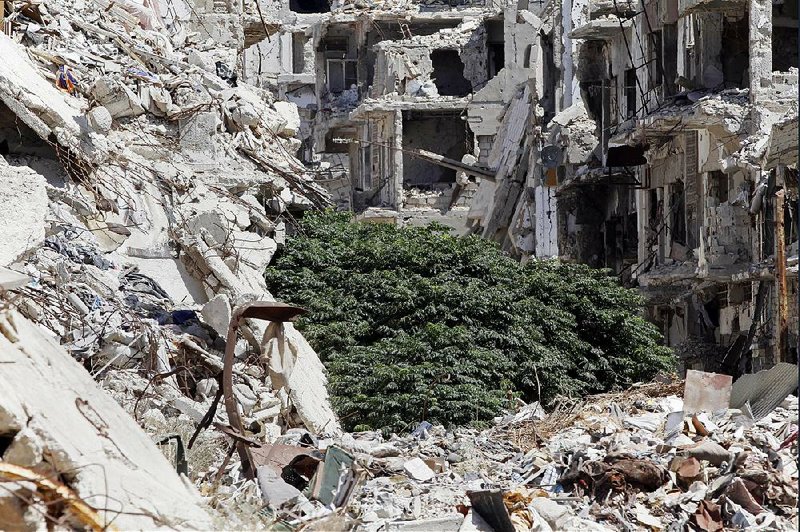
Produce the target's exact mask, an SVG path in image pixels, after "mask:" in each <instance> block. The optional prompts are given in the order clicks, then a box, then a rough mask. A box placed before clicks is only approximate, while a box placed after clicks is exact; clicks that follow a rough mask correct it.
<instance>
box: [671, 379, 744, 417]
mask: <svg viewBox="0 0 800 532" xmlns="http://www.w3.org/2000/svg"><path fill="white" fill-rule="evenodd" d="M732 381H733V379H732V377H731V376H730V375H722V374H719V373H707V372H705V371H697V370H692V369H690V370H689V371H687V372H686V384H685V387H684V392H683V411H684V412H685V413H687V414H694V413H696V412H717V411H719V410H727V408H728V404H729V403H730V398H731V383H732Z"/></svg>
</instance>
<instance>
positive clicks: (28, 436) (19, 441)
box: [3, 427, 42, 467]
mask: <svg viewBox="0 0 800 532" xmlns="http://www.w3.org/2000/svg"><path fill="white" fill-rule="evenodd" d="M3 461H5V462H8V463H10V464H14V465H18V466H24V467H33V466H35V465H36V464H38V463H39V462H41V461H42V441H41V439H40V438H39V437H38V436H37V435H36V433H35V432H34V431H33V430H31V429H30V428H28V427H26V428H24V429H22V430H21V431H19V432H17V434H16V435H15V436H14V439H13V440H12V441H11V444H10V445H9V446H8V449H6V451H5V452H4V453H3Z"/></svg>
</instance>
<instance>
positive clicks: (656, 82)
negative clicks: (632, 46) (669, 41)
mask: <svg viewBox="0 0 800 532" xmlns="http://www.w3.org/2000/svg"><path fill="white" fill-rule="evenodd" d="M648 37H649V38H648V46H647V56H648V57H647V69H648V74H649V76H650V83H651V86H650V88H651V89H655V88H658V87H661V82H662V73H663V72H664V69H663V66H662V63H661V59H662V57H663V56H662V53H663V52H662V49H663V44H662V43H663V41H662V39H663V34H662V33H661V31H654V32H652V33H651V34H650V35H649V36H648Z"/></svg>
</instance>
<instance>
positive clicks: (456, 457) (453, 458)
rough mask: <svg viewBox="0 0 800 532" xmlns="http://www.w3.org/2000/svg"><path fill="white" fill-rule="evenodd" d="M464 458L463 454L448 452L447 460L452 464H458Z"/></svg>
mask: <svg viewBox="0 0 800 532" xmlns="http://www.w3.org/2000/svg"><path fill="white" fill-rule="evenodd" d="M462 460H463V458H461V455H460V454H458V453H447V461H448V462H450V463H451V464H457V463H459V462H461V461H462Z"/></svg>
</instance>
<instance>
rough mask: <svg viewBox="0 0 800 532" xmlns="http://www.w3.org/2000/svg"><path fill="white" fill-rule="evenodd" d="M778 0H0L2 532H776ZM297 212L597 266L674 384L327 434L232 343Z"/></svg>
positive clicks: (791, 408) (320, 378) (784, 93)
mask: <svg viewBox="0 0 800 532" xmlns="http://www.w3.org/2000/svg"><path fill="white" fill-rule="evenodd" d="M790 4H791V3H790V2H786V1H782V0H773V2H771V3H770V2H766V1H765V0H748V1H747V2H736V1H734V0H719V1H708V0H685V1H684V0H681V1H680V2H677V1H668V2H643V3H641V5H640V3H636V2H631V1H627V0H619V1H613V2H612V1H609V0H550V1H544V2H541V1H535V2H534V1H531V2H526V1H522V2H498V1H494V0H488V1H483V0H457V1H453V2H441V1H439V0H415V1H411V0H393V1H391V2H373V1H371V0H366V1H361V0H359V1H356V2H351V1H344V0H336V1H334V2H331V3H328V2H321V1H318V0H288V1H281V2H268V1H262V0H257V1H256V0H214V1H211V0H159V1H157V2H156V1H151V0H114V1H109V0H75V1H67V0H38V1H20V0H14V1H6V2H4V3H3V4H2V10H0V15H1V16H0V20H2V22H3V24H2V28H3V30H2V33H0V57H2V58H3V60H2V61H0V154H2V160H0V197H1V198H2V199H3V206H4V207H5V208H4V209H3V211H2V213H0V298H2V300H3V305H2V310H0V333H2V334H0V383H2V387H3V390H4V392H5V393H4V394H2V397H0V457H2V460H0V485H2V486H3V487H5V488H6V489H5V490H4V491H3V492H2V493H0V528H2V529H20V530H28V529H30V530H34V529H41V528H44V527H48V528H53V527H55V528H60V527H72V528H79V527H85V528H98V529H99V528H106V527H118V528H122V529H153V528H182V529H210V528H218V529H256V528H263V527H265V526H269V525H273V524H276V523H280V525H279V526H288V527H292V528H299V527H306V528H305V529H307V530H349V529H358V530H366V531H375V532H377V531H383V530H385V531H414V530H420V531H427V530H453V531H473V530H478V531H489V530H497V531H498V532H505V531H507V530H508V531H511V530H534V531H537V532H547V531H550V530H562V529H564V530H626V531H627V530H634V529H655V530H678V529H684V528H687V527H690V528H693V529H699V530H712V531H716V530H722V529H723V528H751V527H752V528H764V529H767V528H769V529H778V530H790V529H791V530H796V529H797V527H798V522H797V520H798V515H797V511H796V508H797V505H796V500H797V480H798V472H797V466H796V463H797V430H798V428H797V425H796V424H795V421H794V420H796V419H797V411H798V406H797V399H796V398H795V397H793V396H792V395H789V394H790V393H793V391H794V390H795V389H796V388H797V382H796V378H795V377H794V375H795V373H794V370H796V366H795V365H794V364H792V362H796V360H797V352H796V350H795V348H794V347H793V346H795V345H796V339H797V330H798V317H797V314H796V310H795V308H794V305H788V297H789V294H797V292H798V289H797V271H798V268H797V263H798V258H797V255H798V243H797V233H796V231H794V230H793V229H791V226H792V223H791V222H792V221H795V220H796V219H797V217H798V213H797V211H796V208H795V207H794V204H795V199H796V195H797V182H798V181H797V175H798V174H797V157H796V153H797V100H796V94H797V83H798V70H797V68H798V59H797V54H796V53H783V51H784V50H789V49H796V36H795V37H792V35H791V31H792V30H796V26H797V18H798V17H797V9H796V6H795V7H792V5H790ZM792 39H794V41H793V40H792ZM328 207H337V208H340V209H352V210H353V211H355V212H356V213H357V214H358V218H359V219H362V220H367V221H373V222H385V223H398V224H411V225H418V224H425V223H428V222H430V221H437V222H441V223H444V224H445V225H447V226H449V227H451V228H452V229H453V230H454V232H455V233H457V234H465V233H472V234H479V235H481V236H483V237H485V238H487V239H491V240H494V241H496V242H498V244H499V245H501V246H502V247H503V249H504V250H506V251H507V252H508V253H509V254H511V255H513V256H514V257H516V258H519V259H520V260H522V261H527V260H531V259H539V258H552V257H558V258H561V259H563V260H569V261H576V262H581V263H586V264H589V265H591V266H595V267H607V268H611V269H612V270H613V271H615V273H617V274H619V275H620V277H621V279H622V280H623V281H624V282H626V283H627V284H629V285H630V286H638V287H639V288H640V289H641V290H642V292H643V294H644V295H645V297H646V299H647V311H648V317H649V318H650V319H651V320H652V321H654V322H656V323H658V324H659V325H660V326H661V327H662V330H663V332H664V336H665V338H666V340H667V343H668V344H669V345H670V346H673V347H675V348H676V350H677V351H678V353H679V355H680V357H681V363H682V367H681V371H682V373H683V372H684V370H688V374H687V378H686V383H685V384H684V383H680V382H673V383H666V384H664V383H661V384H649V385H641V386H637V387H634V388H632V389H631V390H628V391H627V392H620V393H617V394H610V395H605V396H601V397H595V398H591V399H589V400H586V401H585V402H576V401H575V400H572V399H564V400H563V401H562V403H561V406H560V407H558V408H557V409H556V410H555V411H553V412H550V413H545V412H544V410H543V409H542V408H541V407H540V406H539V405H538V404H532V405H525V406H523V407H521V408H516V409H513V410H510V411H509V412H507V413H506V415H504V416H503V417H500V418H498V419H497V420H496V424H495V425H494V426H493V427H491V428H488V429H486V430H477V429H467V428H460V429H445V428H443V427H432V426H430V425H429V424H428V423H426V422H422V423H421V424H420V425H419V426H418V427H417V428H416V430H414V431H413V433H411V434H401V435H396V434H392V435H384V434H381V433H377V432H370V433H356V434H346V433H342V430H341V428H340V425H339V421H338V420H337V418H336V415H335V413H334V411H333V408H332V406H331V404H330V401H329V398H328V393H327V389H326V377H325V371H324V367H323V365H322V363H321V362H320V360H319V358H318V356H317V354H316V353H315V352H314V350H313V348H312V347H311V346H310V345H309V344H308V342H307V341H306V340H305V339H304V338H303V336H302V335H301V334H300V332H299V331H298V330H296V329H295V328H294V327H293V325H292V324H291V323H289V322H286V323H284V322H266V321H263V320H259V319H253V318H252V317H248V318H242V321H241V323H238V324H235V325H240V326H241V327H240V328H239V329H238V331H239V334H238V336H235V337H234V338H231V339H229V338H228V335H229V332H230V331H231V330H232V329H231V328H230V325H231V318H232V317H233V316H238V314H237V313H236V312H237V309H241V308H244V306H245V305H246V304H249V303H252V302H255V301H267V302H271V301H273V298H272V296H271V295H270V293H269V292H268V290H267V287H266V284H265V281H264V278H263V272H264V268H265V267H266V266H267V265H268V264H269V263H270V261H271V260H272V258H273V256H274V255H275V253H276V252H277V251H278V250H279V248H280V246H282V245H283V244H284V243H285V239H286V235H287V233H291V231H292V230H293V227H294V220H295V218H296V217H297V216H299V215H302V213H303V212H305V211H308V210H311V209H324V208H328ZM226 348H228V350H229V352H230V353H231V354H232V357H233V358H232V360H233V364H232V369H231V371H232V374H233V378H232V385H231V387H230V388H228V389H223V388H224V384H223V375H224V374H225V371H226V370H225V369H224V368H225V364H224V353H225V352H226ZM770 368H771V369H770ZM700 370H705V371H718V372H720V373H725V374H726V375H725V376H722V375H719V374H710V373H705V371H700ZM760 370H762V371H760ZM793 379H794V380H793ZM684 387H685V391H684ZM226 390H227V391H228V392H230V394H231V397H232V398H233V399H232V403H233V405H234V408H235V409H236V411H238V412H239V413H240V415H241V427H242V428H241V429H237V428H235V426H234V425H235V423H234V420H233V419H232V418H234V417H235V416H231V417H230V418H229V416H228V414H227V412H228V411H229V410H226V409H225V408H222V407H220V406H221V405H222V404H223V403H224V402H225V401H222V397H223V396H224V392H225V391H226ZM226 399H227V397H226ZM710 400H711V401H712V402H709V401H710ZM243 446H246V448H247V449H249V452H251V453H252V454H253V457H254V459H253V462H254V463H253V464H250V465H252V466H253V468H252V470H250V469H248V468H247V467H245V463H244V462H246V461H245V460H243V459H242V457H241V454H237V453H236V452H235V451H236V450H237V447H239V448H241V447H243ZM55 498H58V500H59V501H60V502H61V504H58V505H52V504H50V503H51V502H52V501H53V500H54V499H55Z"/></svg>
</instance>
